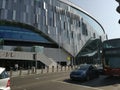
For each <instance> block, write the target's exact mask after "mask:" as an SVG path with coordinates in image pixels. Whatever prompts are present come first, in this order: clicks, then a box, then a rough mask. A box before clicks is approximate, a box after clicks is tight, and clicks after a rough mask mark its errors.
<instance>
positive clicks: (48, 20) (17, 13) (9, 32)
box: [0, 0, 106, 56]
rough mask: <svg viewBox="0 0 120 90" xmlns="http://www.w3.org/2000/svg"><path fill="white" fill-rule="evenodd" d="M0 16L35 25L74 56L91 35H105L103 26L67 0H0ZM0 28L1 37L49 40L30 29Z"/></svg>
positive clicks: (37, 40)
mask: <svg viewBox="0 0 120 90" xmlns="http://www.w3.org/2000/svg"><path fill="white" fill-rule="evenodd" d="M0 20H8V21H11V22H12V21H16V22H20V23H25V24H28V25H31V26H33V27H35V28H37V30H38V31H41V32H42V33H44V34H45V35H46V36H48V37H49V38H50V39H52V40H53V41H55V42H56V43H57V44H58V45H59V47H62V48H64V49H65V50H66V51H67V52H68V53H70V54H71V55H72V56H76V55H77V54H78V53H79V52H80V50H81V49H82V47H84V45H85V44H86V42H87V41H89V39H90V38H100V39H101V40H102V41H103V40H105V39H106V34H105V32H104V30H103V28H102V26H101V25H100V24H99V23H98V22H97V21H96V20H95V19H94V18H93V17H91V16H90V15H88V14H87V13H86V12H84V11H83V10H81V9H80V8H79V7H77V6H75V5H74V4H72V3H70V2H69V1H67V0H0ZM0 28H2V29H0V37H1V38H2V37H4V38H8V39H13V40H14V39H17V40H24V41H28V40H31V41H36V42H45V43H48V42H49V41H47V40H46V39H45V38H43V37H41V36H39V35H38V34H37V33H32V32H31V31H30V30H26V29H19V28H15V27H7V26H5V27H4V28H11V29H3V26H1V27H0ZM16 34H17V35H16Z"/></svg>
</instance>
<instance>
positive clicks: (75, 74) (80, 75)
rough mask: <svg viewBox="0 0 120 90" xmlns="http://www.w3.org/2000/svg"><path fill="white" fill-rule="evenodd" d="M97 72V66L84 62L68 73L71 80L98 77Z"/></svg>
mask: <svg viewBox="0 0 120 90" xmlns="http://www.w3.org/2000/svg"><path fill="white" fill-rule="evenodd" d="M98 77H99V72H98V70H97V68H96V67H95V66H93V65H89V64H84V65H81V66H80V67H79V68H77V69H75V70H73V71H72V72H71V73H70V79H72V80H87V81H88V80H90V79H93V78H98Z"/></svg>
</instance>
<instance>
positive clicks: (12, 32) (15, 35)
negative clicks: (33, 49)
mask: <svg viewBox="0 0 120 90" xmlns="http://www.w3.org/2000/svg"><path fill="white" fill-rule="evenodd" d="M0 38H3V39H7V40H20V41H21V40H22V41H32V42H42V43H50V42H49V41H48V40H46V39H45V38H44V37H42V36H40V35H39V34H38V33H35V32H32V31H31V30H28V29H24V28H17V27H11V26H0Z"/></svg>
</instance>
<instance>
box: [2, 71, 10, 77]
mask: <svg viewBox="0 0 120 90" xmlns="http://www.w3.org/2000/svg"><path fill="white" fill-rule="evenodd" d="M8 77H9V75H8V73H7V72H6V71H3V72H2V73H1V74H0V79H4V78H8Z"/></svg>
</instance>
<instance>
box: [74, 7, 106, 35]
mask: <svg viewBox="0 0 120 90" xmlns="http://www.w3.org/2000/svg"><path fill="white" fill-rule="evenodd" d="M75 10H76V9H75V8H73V11H75ZM76 13H77V14H79V15H80V16H81V17H82V18H83V19H84V20H85V21H87V22H88V23H89V25H91V26H92V27H93V28H94V29H95V30H96V31H97V32H98V33H99V34H100V35H103V34H104V30H103V28H102V27H101V26H100V24H98V23H97V22H96V20H94V19H93V18H92V17H90V16H89V15H87V14H85V13H84V12H82V11H80V10H76Z"/></svg>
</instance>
